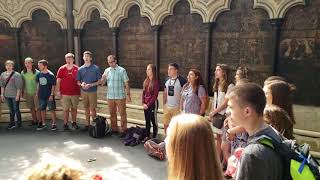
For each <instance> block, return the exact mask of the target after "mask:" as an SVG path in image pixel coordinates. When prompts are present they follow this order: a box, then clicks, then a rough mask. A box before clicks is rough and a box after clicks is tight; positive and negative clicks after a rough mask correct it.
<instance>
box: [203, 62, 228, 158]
mask: <svg viewBox="0 0 320 180" xmlns="http://www.w3.org/2000/svg"><path fill="white" fill-rule="evenodd" d="M229 73H230V69H229V67H228V66H227V65H226V64H217V66H216V69H215V78H214V85H213V92H214V97H213V102H212V111H211V112H210V114H209V117H210V119H209V120H210V121H212V122H213V126H215V127H216V128H218V129H222V128H223V123H224V120H225V118H226V115H225V114H226V109H227V106H228V105H227V103H228V98H225V96H226V94H227V93H228V91H230V90H231V89H232V88H233V87H234V85H233V84H232V83H231V81H232V78H231V76H230V75H229ZM216 142H217V144H216V148H217V150H216V151H217V155H218V157H221V143H222V139H221V134H217V138H216Z"/></svg>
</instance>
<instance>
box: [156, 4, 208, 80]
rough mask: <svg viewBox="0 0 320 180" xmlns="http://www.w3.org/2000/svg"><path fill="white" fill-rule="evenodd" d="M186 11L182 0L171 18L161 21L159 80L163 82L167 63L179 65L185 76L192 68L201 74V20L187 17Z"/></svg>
mask: <svg viewBox="0 0 320 180" xmlns="http://www.w3.org/2000/svg"><path fill="white" fill-rule="evenodd" d="M189 9H190V6H189V4H188V3H187V2H185V1H181V2H179V3H177V5H176V6H175V8H174V11H173V12H174V13H173V15H172V16H169V17H167V18H166V19H165V20H164V21H163V27H162V29H161V32H160V79H161V82H163V83H164V79H165V78H166V76H167V69H168V64H169V63H173V62H176V63H178V64H179V65H180V74H181V75H182V76H184V77H186V76H187V74H188V72H189V70H190V69H191V68H196V69H199V70H202V73H203V72H204V66H203V64H204V56H205V41H206V40H205V37H206V36H205V34H204V30H205V25H204V24H203V23H202V21H201V17H200V16H199V15H197V14H190V13H189ZM202 75H203V74H202Z"/></svg>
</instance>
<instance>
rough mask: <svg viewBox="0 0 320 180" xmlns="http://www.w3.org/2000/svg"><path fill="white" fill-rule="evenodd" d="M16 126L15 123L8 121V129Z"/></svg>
mask: <svg viewBox="0 0 320 180" xmlns="http://www.w3.org/2000/svg"><path fill="white" fill-rule="evenodd" d="M14 128H16V125H15V124H14V123H10V124H9V126H8V127H7V129H8V130H11V129H14Z"/></svg>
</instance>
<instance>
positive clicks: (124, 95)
mask: <svg viewBox="0 0 320 180" xmlns="http://www.w3.org/2000/svg"><path fill="white" fill-rule="evenodd" d="M107 61H108V64H109V66H110V67H108V68H107V69H105V71H104V73H103V76H102V78H101V82H102V84H105V82H107V100H108V106H109V111H110V120H111V129H112V131H113V132H115V133H121V135H124V132H125V131H126V130H127V112H126V102H130V101H131V96H130V86H129V77H128V75H127V71H126V70H125V69H124V68H123V67H121V66H119V65H118V64H117V59H116V57H115V56H114V55H109V56H108V57H107ZM117 111H118V112H119V113H120V116H121V129H120V130H119V129H118V125H117Z"/></svg>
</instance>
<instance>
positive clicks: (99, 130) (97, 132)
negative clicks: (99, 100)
mask: <svg viewBox="0 0 320 180" xmlns="http://www.w3.org/2000/svg"><path fill="white" fill-rule="evenodd" d="M109 132H111V128H110V127H109V124H108V121H107V120H106V118H105V117H102V116H97V117H96V118H95V119H94V120H93V121H92V124H91V126H89V135H90V136H91V137H94V138H102V137H104V136H106V135H107V134H108V133H109Z"/></svg>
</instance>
